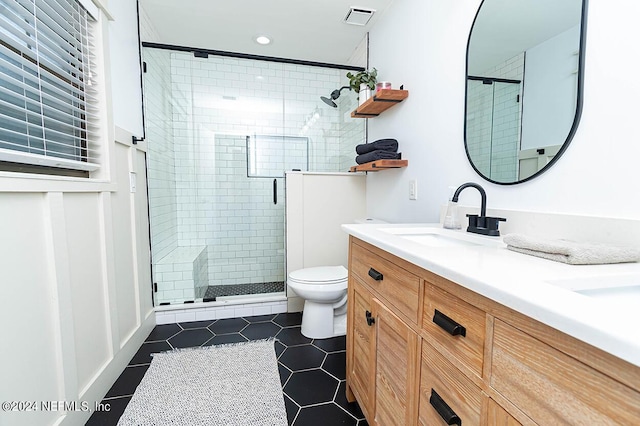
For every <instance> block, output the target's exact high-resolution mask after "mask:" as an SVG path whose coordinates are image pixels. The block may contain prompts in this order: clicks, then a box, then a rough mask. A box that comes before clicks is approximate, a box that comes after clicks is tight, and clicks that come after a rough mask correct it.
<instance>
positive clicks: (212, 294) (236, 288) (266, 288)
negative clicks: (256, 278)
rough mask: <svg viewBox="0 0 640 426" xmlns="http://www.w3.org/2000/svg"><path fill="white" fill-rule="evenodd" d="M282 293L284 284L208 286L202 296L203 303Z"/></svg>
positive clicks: (281, 282)
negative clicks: (221, 298)
mask: <svg viewBox="0 0 640 426" xmlns="http://www.w3.org/2000/svg"><path fill="white" fill-rule="evenodd" d="M283 291H284V282H283V281H275V282H269V283H251V284H229V285H210V286H209V287H207V291H206V292H205V294H204V301H205V302H213V301H215V300H216V298H217V297H220V296H240V295H245V294H264V293H280V292H283Z"/></svg>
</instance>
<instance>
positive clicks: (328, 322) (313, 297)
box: [287, 265, 349, 339]
mask: <svg viewBox="0 0 640 426" xmlns="http://www.w3.org/2000/svg"><path fill="white" fill-rule="evenodd" d="M348 275H349V272H348V271H347V268H345V267H344V266H342V265H339V266H320V267H316V268H305V269H298V270H297V271H293V272H291V273H290V274H289V277H288V279H287V284H288V285H289V287H291V288H292V289H293V291H295V292H296V294H298V296H300V297H302V298H303V299H304V308H303V312H302V329H301V331H302V334H303V335H304V336H306V337H309V338H312V339H326V338H329V337H334V336H344V335H345V333H346V330H347V281H348V279H347V278H348Z"/></svg>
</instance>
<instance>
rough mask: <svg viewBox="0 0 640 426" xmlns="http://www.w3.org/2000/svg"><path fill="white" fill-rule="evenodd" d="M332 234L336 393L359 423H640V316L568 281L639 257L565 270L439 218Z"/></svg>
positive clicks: (621, 272) (629, 270)
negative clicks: (340, 326)
mask: <svg viewBox="0 0 640 426" xmlns="http://www.w3.org/2000/svg"><path fill="white" fill-rule="evenodd" d="M343 229H344V230H345V231H346V232H348V233H349V234H350V243H349V245H350V250H349V290H348V303H349V307H348V324H347V398H348V399H350V400H353V399H356V400H357V401H358V403H359V405H360V407H361V408H362V411H363V412H364V414H365V416H366V418H367V420H368V422H369V423H370V424H372V425H373V424H376V425H417V424H420V425H429V426H431V425H447V424H448V425H453V424H457V425H509V426H511V425H520V424H521V425H535V424H539V425H551V424H553V425H556V424H582V425H596V424H597V425H601V424H602V425H604V424H638V423H639V422H640V350H639V348H640V336H639V333H638V331H637V328H638V325H640V322H638V321H635V322H634V320H635V319H637V318H638V313H635V312H629V313H624V312H618V313H616V312H615V311H616V309H615V307H614V305H612V304H610V303H609V302H607V301H603V300H600V299H598V298H594V297H589V296H585V295H584V294H580V293H579V292H576V291H573V290H571V289H569V287H570V286H571V285H573V284H569V283H574V282H580V281H588V280H589V278H588V277H591V278H590V279H591V280H592V281H593V277H594V276H596V277H597V276H601V277H603V278H604V277H618V278H620V277H627V278H628V277H635V276H636V275H634V274H638V275H637V276H638V277H640V273H639V272H640V266H639V265H638V264H627V265H598V266H588V267H578V268H577V269H576V267H575V266H574V267H572V266H569V265H564V264H556V263H555V262H550V261H546V260H542V259H537V258H532V257H529V256H524V255H520V254H517V253H513V252H510V251H509V250H506V248H505V246H504V244H502V243H501V242H500V241H499V239H495V238H494V239H492V238H491V237H482V236H470V235H467V234H466V233H464V232H462V231H448V230H442V229H439V228H437V225H433V226H421V227H416V226H404V227H403V226H398V225H395V226H393V225H378V226H375V225H343ZM616 274H617V275H616ZM618 278H614V279H618ZM618 311H620V309H618ZM611 327H615V328H611Z"/></svg>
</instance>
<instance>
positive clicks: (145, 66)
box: [142, 62, 147, 73]
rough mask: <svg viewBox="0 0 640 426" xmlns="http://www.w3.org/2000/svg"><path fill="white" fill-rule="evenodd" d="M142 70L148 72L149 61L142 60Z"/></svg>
mask: <svg viewBox="0 0 640 426" xmlns="http://www.w3.org/2000/svg"><path fill="white" fill-rule="evenodd" d="M142 72H143V73H146V72H147V63H146V62H142Z"/></svg>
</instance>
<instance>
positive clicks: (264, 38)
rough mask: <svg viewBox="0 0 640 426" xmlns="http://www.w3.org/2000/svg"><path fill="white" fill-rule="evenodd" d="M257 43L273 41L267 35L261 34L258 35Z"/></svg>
mask: <svg viewBox="0 0 640 426" xmlns="http://www.w3.org/2000/svg"><path fill="white" fill-rule="evenodd" d="M256 43H258V44H269V43H271V39H270V38H269V37H267V36H264V35H261V36H258V37H256Z"/></svg>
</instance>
